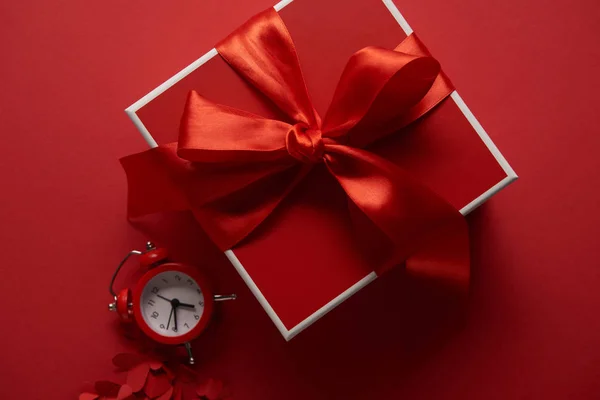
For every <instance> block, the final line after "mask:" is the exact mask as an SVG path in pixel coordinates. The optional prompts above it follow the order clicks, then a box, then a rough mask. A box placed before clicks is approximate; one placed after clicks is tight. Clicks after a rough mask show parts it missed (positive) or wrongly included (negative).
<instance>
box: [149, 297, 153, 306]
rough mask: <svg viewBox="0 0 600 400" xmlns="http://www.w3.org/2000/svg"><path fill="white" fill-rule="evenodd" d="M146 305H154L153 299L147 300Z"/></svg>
mask: <svg viewBox="0 0 600 400" xmlns="http://www.w3.org/2000/svg"><path fill="white" fill-rule="evenodd" d="M148 305H149V306H152V307H154V300H152V299H150V300H148Z"/></svg>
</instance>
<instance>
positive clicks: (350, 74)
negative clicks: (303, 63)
mask: <svg viewBox="0 0 600 400" xmlns="http://www.w3.org/2000/svg"><path fill="white" fill-rule="evenodd" d="M414 40H416V39H415V38H414V37H413V36H409V37H408V38H407V39H405V41H408V42H411V41H414ZM439 72H440V65H439V63H438V62H437V61H436V60H435V59H433V58H431V57H427V56H424V55H422V54H409V53H404V52H399V51H393V50H388V49H383V48H379V47H365V48H364V49H362V50H359V51H358V52H356V53H355V54H354V55H353V56H352V57H351V58H350V60H349V61H348V63H347V64H346V67H345V69H344V71H343V72H342V76H341V78H340V81H339V83H338V85H337V88H336V90H335V94H334V96H333V99H332V101H331V105H330V107H329V110H328V111H327V114H326V116H325V118H324V121H323V131H324V132H325V135H326V136H329V137H340V136H343V135H346V134H349V135H350V139H351V141H350V143H351V144H353V145H354V143H355V142H359V141H360V142H361V144H360V145H361V146H362V145H364V144H366V143H364V142H365V137H366V140H368V141H374V140H376V139H377V138H378V137H381V136H383V135H387V134H389V133H390V132H392V131H393V130H394V124H393V122H394V120H396V119H398V118H399V117H401V116H403V115H405V114H406V113H407V112H408V111H409V110H410V109H411V108H412V107H414V106H415V105H416V104H417V103H419V101H421V99H423V97H424V96H425V95H426V94H427V92H428V91H429V90H430V89H431V86H432V85H433V83H434V81H435V79H436V77H437V76H438V74H439Z"/></svg>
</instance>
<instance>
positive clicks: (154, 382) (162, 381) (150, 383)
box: [144, 373, 171, 399]
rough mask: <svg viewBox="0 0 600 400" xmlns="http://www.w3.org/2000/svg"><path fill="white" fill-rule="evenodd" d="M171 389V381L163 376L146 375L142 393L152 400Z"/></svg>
mask: <svg viewBox="0 0 600 400" xmlns="http://www.w3.org/2000/svg"><path fill="white" fill-rule="evenodd" d="M170 388H171V380H170V379H169V378H168V377H167V375H165V374H154V373H150V374H148V379H147V381H146V385H145V386H144V392H145V393H146V395H148V397H150V398H152V399H154V398H156V397H158V396H160V395H162V394H163V393H165V392H166V391H167V390H169V389H170Z"/></svg>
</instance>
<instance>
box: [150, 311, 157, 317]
mask: <svg viewBox="0 0 600 400" xmlns="http://www.w3.org/2000/svg"><path fill="white" fill-rule="evenodd" d="M150 317H152V318H154V319H156V318H158V313H157V312H156V311H152V315H151V316H150Z"/></svg>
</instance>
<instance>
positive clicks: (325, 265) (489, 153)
mask: <svg viewBox="0 0 600 400" xmlns="http://www.w3.org/2000/svg"><path fill="white" fill-rule="evenodd" d="M290 3H291V4H290ZM274 8H275V10H276V11H278V12H280V15H281V17H282V18H283V20H284V22H285V23H286V26H287V27H288V29H289V31H290V33H291V35H292V38H293V40H294V43H295V46H296V48H297V51H298V54H299V58H300V63H301V66H302V68H303V73H304V76H305V79H306V84H307V86H308V89H309V92H310V93H311V96H312V100H313V103H314V105H315V107H316V109H317V110H318V111H319V112H321V113H322V112H324V110H326V108H327V106H328V103H329V101H330V99H331V96H332V93H333V90H334V89H335V85H336V84H337V79H338V78H339V76H340V74H341V70H342V69H343V67H344V65H345V62H346V61H347V60H348V58H349V57H350V55H352V54H353V53H354V52H355V51H357V50H358V49H360V48H362V47H365V46H367V45H378V46H382V47H386V48H394V47H395V46H396V45H397V44H398V43H399V42H401V41H402V40H403V39H404V38H405V37H406V36H407V35H409V34H411V33H412V29H411V28H410V26H409V25H408V23H407V22H406V20H405V19H404V18H403V16H402V14H401V13H400V11H399V10H398V8H397V7H396V6H395V5H394V3H393V2H392V1H390V0H384V1H383V3H382V2H378V1H375V0H358V1H354V2H343V1H338V0H331V1H318V0H296V1H295V2H293V3H292V1H291V0H285V1H281V2H280V3H278V4H277V5H275V7H274ZM307 26H308V27H310V29H306V27H307ZM340 38H343V40H340ZM191 89H194V90H196V91H198V92H199V93H201V94H202V95H203V96H204V97H206V98H208V99H210V100H212V101H214V102H217V103H221V104H227V105H229V106H233V107H236V108H240V109H244V110H248V111H250V112H253V113H256V114H259V115H263V116H266V117H277V110H275V109H274V107H273V105H272V104H270V103H269V102H268V101H267V100H266V99H264V98H263V97H262V96H261V95H260V94H259V93H257V92H256V91H254V90H252V89H251V88H250V87H249V86H248V85H247V84H246V83H245V82H244V81H243V80H242V79H241V78H240V77H239V76H237V75H236V74H235V72H234V71H233V70H231V69H230V68H229V66H228V65H227V64H226V63H225V62H224V61H223V60H222V59H221V58H220V57H218V53H217V50H216V49H212V50H210V51H208V52H207V53H206V54H204V55H203V56H201V57H200V58H199V59H197V60H196V61H194V62H192V63H191V64H190V65H188V66H187V67H185V68H184V69H183V70H181V71H180V72H178V73H177V74H175V75H174V76H173V77H171V78H170V79H168V80H167V81H166V82H164V83H163V84H162V85H160V86H158V87H157V88H156V89H154V90H153V91H151V92H150V93H148V94H147V95H146V96H144V97H143V98H141V99H140V100H138V101H137V102H136V103H134V104H133V105H132V106H130V107H129V108H127V110H126V112H127V114H128V115H129V117H130V118H131V120H132V121H133V123H134V124H135V125H136V127H137V128H138V129H139V131H140V133H141V134H142V135H143V137H144V139H145V140H146V142H147V143H148V145H149V146H151V147H155V146H157V143H168V142H173V141H176V140H177V133H178V128H179V121H180V118H181V113H182V110H183V106H184V104H185V101H186V97H187V94H188V92H189V91H190V90H191ZM369 149H370V150H373V151H375V152H376V153H377V154H379V155H382V156H384V157H385V158H387V159H389V160H391V161H393V162H394V163H396V164H398V165H400V166H402V167H403V168H404V169H405V170H408V171H409V172H411V173H412V174H413V175H414V176H416V177H417V178H418V179H420V180H422V181H423V182H424V183H425V184H426V185H428V186H429V187H431V188H432V189H434V190H435V191H436V192H437V193H438V194H440V195H441V196H442V197H444V198H445V199H446V200H447V201H448V202H450V203H451V204H452V205H454V206H455V207H456V208H457V209H459V210H460V212H461V213H462V214H463V215H466V214H468V213H469V212H471V211H472V210H473V209H475V208H476V207H478V206H479V205H481V204H482V203H484V202H485V201H486V200H488V199H489V198H490V197H491V196H493V195H494V194H495V193H497V192H498V191H499V190H501V189H502V188H504V187H505V186H507V185H508V184H509V183H510V182H512V181H514V180H515V179H516V178H517V176H516V174H515V172H514V171H513V169H512V168H511V167H510V165H509V164H508V162H507V161H506V160H505V158H504V157H503V156H502V154H501V153H500V151H499V150H498V148H497V147H496V146H495V145H494V143H493V142H492V140H491V139H490V137H489V136H488V134H487V133H486V132H485V130H484V129H483V127H482V126H481V124H479V122H478V121H477V119H476V118H475V116H474V115H473V114H472V113H471V111H470V110H469V108H468V107H467V105H466V104H465V103H464V101H463V100H462V98H461V97H460V96H459V94H458V92H456V91H454V92H453V93H452V94H451V96H450V98H449V99H447V100H446V101H444V102H443V103H442V104H441V105H439V106H438V107H436V109H434V110H433V111H432V112H430V113H429V114H428V115H427V116H425V117H424V118H421V119H420V120H419V121H417V122H415V123H413V124H412V125H411V126H409V127H408V128H406V129H404V130H403V131H402V133H401V134H397V135H392V136H391V137H389V138H386V139H384V140H380V141H378V142H377V143H375V144H374V145H373V146H371V147H370V148H369ZM316 169H318V168H316ZM346 209H347V200H346V197H345V194H344V192H343V191H342V190H341V188H340V187H339V186H338V185H337V184H336V182H335V181H334V180H333V178H332V177H331V176H328V175H327V174H323V173H319V171H317V172H315V173H314V174H313V173H311V174H310V175H309V176H308V177H307V178H306V179H304V180H303V181H302V182H301V183H300V184H299V187H297V188H296V189H295V190H294V191H293V193H292V195H290V196H289V197H288V198H286V199H285V200H284V202H283V204H281V205H280V206H279V207H278V208H277V210H276V211H275V212H274V213H273V215H271V216H270V217H269V218H268V219H267V221H265V222H264V223H263V224H261V226H260V227H259V228H258V229H257V230H256V231H255V232H253V233H252V235H251V236H250V237H249V238H248V239H247V240H244V241H243V242H242V243H240V244H239V245H238V246H236V247H235V248H234V249H233V250H228V251H227V252H226V255H227V257H228V258H229V260H230V261H231V263H232V264H233V266H234V267H235V268H236V269H237V271H238V272H239V274H240V275H241V277H242V278H243V279H244V281H245V282H246V284H247V285H248V287H249V288H250V290H251V291H252V292H253V294H254V295H255V296H256V298H257V299H258V301H259V302H260V303H261V305H262V306H263V308H264V309H265V311H266V312H267V313H268V314H269V316H270V317H271V319H272V320H273V322H274V323H275V325H276V326H277V328H278V329H279V331H280V332H281V333H282V335H283V336H284V338H286V340H289V339H291V338H292V337H293V336H295V335H296V334H298V333H299V332H300V331H302V330H303V329H305V328H306V327H307V326H309V325H310V324H312V323H313V322H315V321H316V320H318V319H319V318H320V317H322V316H323V315H324V314H326V313H327V312H329V311H330V310H331V309H333V308H334V307H335V306H337V305H338V304H340V303H341V302H343V301H344V300H345V299H347V298H348V297H350V296H351V295H353V294H354V293H356V292H357V291H359V290H360V289H361V288H362V287H364V286H365V285H367V284H368V283H369V282H372V281H373V280H374V279H376V277H377V275H376V273H375V272H373V266H372V263H371V262H370V260H365V259H364V258H362V257H361V256H360V254H359V253H358V252H356V251H354V250H353V248H352V247H353V246H352V241H353V240H354V239H353V234H352V232H353V227H352V226H351V221H350V219H349V218H348V215H347V214H348V213H347V210H346ZM375 240H376V238H375Z"/></svg>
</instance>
